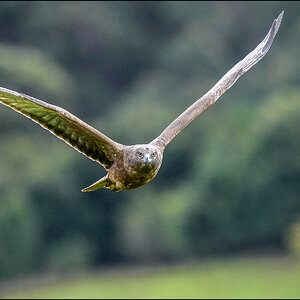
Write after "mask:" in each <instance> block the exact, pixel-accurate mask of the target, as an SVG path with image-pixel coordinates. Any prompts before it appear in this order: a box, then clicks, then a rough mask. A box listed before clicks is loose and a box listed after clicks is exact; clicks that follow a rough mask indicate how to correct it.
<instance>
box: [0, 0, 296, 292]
mask: <svg viewBox="0 0 300 300" xmlns="http://www.w3.org/2000/svg"><path fill="white" fill-rule="evenodd" d="M282 10H284V11H285V15H284V18H283V22H282V25H281V28H280V30H279V32H278V35H277V37H276V39H275V41H274V44H273V46H272V48H271V50H270V52H269V53H268V54H267V55H266V57H265V58H264V59H263V60H262V61H261V62H259V63H258V64H257V65H256V66H255V67H254V68H253V69H252V70H251V71H249V73H247V74H246V75H244V76H243V77H242V78H241V79H240V80H239V81H238V82H237V83H236V85H235V86H234V87H232V88H231V89H230V91H228V92H227V93H226V94H225V95H223V96H222V98H221V100H220V101H219V102H217V103H216V105H214V106H213V107H211V108H210V109H208V110H207V111H205V113H203V114H202V115H201V116H200V117H199V118H197V119H196V120H195V121H194V122H193V123H192V124H191V125H190V126H188V127H187V128H186V129H185V130H184V131H183V132H182V133H181V134H180V135H178V136H177V137H176V138H175V139H174V140H173V142H172V143H170V145H169V146H168V147H167V149H166V151H165V157H164V162H163V165H162V167H161V170H160V172H159V174H158V175H157V177H156V178H155V179H154V180H153V181H152V182H151V183H149V184H147V185H146V186H143V187H141V188H139V189H137V190H132V191H126V192H120V193H114V192H111V191H108V190H99V191H97V192H92V193H82V192H81V191H80V190H81V189H82V188H83V187H86V186H88V185H90V184H91V183H93V182H95V181H96V180H98V179H99V178H100V177H102V176H104V174H105V170H104V169H103V168H102V166H100V165H97V164H96V163H95V162H93V161H90V160H89V159H87V158H86V157H84V156H83V155H81V154H79V153H78V152H77V151H74V150H73V149H72V148H71V147H69V146H67V145H66V144H65V143H64V142H62V141H60V140H59V139H57V138H56V137H54V136H53V135H51V134H49V133H48V132H46V131H45V130H44V129H42V128H41V127H39V126H37V125H36V124H35V123H33V122H32V121H30V120H28V119H26V118H24V117H23V116H21V115H19V114H17V113H15V112H14V111H12V110H11V109H9V108H6V107H5V106H1V107H0V297H1V296H3V295H6V296H7V295H13V294H12V292H13V291H16V289H17V288H18V290H20V294H18V295H20V297H25V296H26V295H29V296H30V297H38V298H39V297H76V296H78V297H82V295H80V292H82V293H83V295H84V296H83V297H117V298H118V297H125V298H126V297H131V298H132V297H137V298H139V297H140V298H144V297H158V298H159V297H176V296H178V297H183V298H184V297H195V298H196V297H207V298H209V297H214V296H216V297H235V296H237V297H243V296H245V297H247V296H249V297H256V296H257V297H264V296H269V297H299V296H300V289H299V286H300V284H299V283H300V273H299V269H300V262H299V257H300V223H299V220H300V155H299V149H300V130H299V128H300V88H299V83H300V60H299V53H300V38H299V35H300V3H299V2H289V1H284V2H280V1H276V2H254V1H251V2H186V1H184V2H152V1H145V2H143V1H138V2H126V1H125V2H106V1H103V2H88V1H85V2H69V1H68V2H47V1H45V2H31V1H29V2H27V1H20V2H14V1H12V2H6V1H3V2H0V86H2V87H5V88H9V89H13V90H16V91H19V92H23V93H26V94H29V95H31V96H34V97H36V98H39V99H42V100H44V101H47V102H49V103H52V104H55V105H58V106H61V107H63V108H65V109H67V110H69V111H70V112H72V113H73V114H75V115H76V116H78V117H79V118H81V119H83V120H84V121H86V122H87V123H89V124H90V125H92V126H94V127H96V128H97V129H99V130H100V131H101V132H103V133H104V134H106V135H108V136H109V137H110V138H112V139H113V140H115V141H118V142H120V143H123V144H127V145H129V144H136V143H147V142H150V141H151V140H152V139H153V138H155V137H156V136H157V135H158V134H159V133H160V132H161V131H162V130H163V129H164V128H165V127H166V126H167V125H168V124H169V123H170V122H171V121H172V120H173V119H175V118H176V117H177V116H178V115H179V114H180V113H181V112H182V111H183V110H184V109H185V108H186V107H188V106H189V105H190V104H192V103H193V102H194V101H195V100H197V99H198V98H200V96H202V95H203V94H204V93H205V92H206V91H207V90H208V89H209V88H210V87H212V86H213V85H214V84H215V83H216V82H217V80H219V79H220V78H221V76H223V75H224V74H225V73H226V72H227V71H228V70H229V68H230V67H232V66H233V65H234V64H235V63H236V62H237V61H239V60H240V59H242V58H243V57H244V56H245V55H246V54H247V53H248V52H250V51H251V50H252V49H253V48H254V47H255V46H256V45H257V44H258V43H259V42H260V41H261V40H262V39H263V38H264V36H265V35H266V34H267V32H268V30H269V28H270V26H271V24H272V22H273V20H274V19H275V18H276V17H277V16H278V15H279V13H280V12H281V11H282ZM249 256H251V257H252V258H251V259H250V260H249ZM217 257H218V258H217ZM220 257H222V258H220ZM236 257H239V258H236ZM241 257H242V258H241ZM243 257H244V258H243ZM245 257H248V258H245ZM262 257H263V258H262ZM191 261H193V263H191ZM178 264H179V265H181V266H182V265H186V264H187V265H186V267H184V268H183V269H179V270H178V269H176V268H175V270H173V269H172V268H174V265H178ZM167 265H172V267H170V268H171V269H168V268H167V269H166V271H159V272H158V271H157V272H158V273H157V274H156V273H155V270H156V269H157V270H158V269H160V267H159V266H164V268H166V266H167ZM120 266H122V270H123V271H122V272H123V273H122V272H121V273H120V274H119V273H118V272H117V274H115V271H114V272H112V274H109V275H107V274H106V273H107V272H109V270H110V269H111V268H113V270H116V269H118V268H119V267H120ZM124 266H125V267H124ZM133 266H134V268H136V267H138V268H140V267H141V266H147V268H148V267H151V266H152V267H151V272H150V275H149V273H147V272H146V274H144V273H143V271H141V270H140V271H138V272H137V273H134V274H135V275H134V276H133V277H130V278H128V274H127V273H126V272H127V271H125V272H124V269H126V270H131V268H133ZM120 268H121V267H120ZM95 270H97V272H96V273H97V274H98V273H99V272H100V273H102V270H105V274H106V275H105V274H104V275H102V277H101V276H100V277H99V274H98V275H94V276H93V275H92V274H90V273H89V272H94V271H95ZM142 270H143V269H142ZM164 270H165V269H164ZM82 272H84V273H82ZM103 272H104V271H103ZM177 272H179V273H177ZM43 274H46V275H43ZM49 274H51V276H50V277H51V278H52V279H53V276H54V278H58V279H57V280H54V281H53V280H52V281H51V280H50V279H49V282H51V286H52V288H54V287H53V286H54V282H57V281H61V279H62V278H66V277H67V278H70V276H71V277H72V276H75V274H83V275H80V278H81V279H80V280H85V281H84V282H82V285H80V284H79V283H78V282H76V283H74V284H73V285H72V283H68V284H69V285H67V284H66V286H65V287H62V286H60V287H59V288H60V290H59V288H58V290H56V292H55V291H52V292H51V291H49V290H44V292H42V291H40V292H37V293H36V294H30V293H29V294H22V289H23V288H25V287H26V289H27V290H28V289H30V288H32V289H36V288H37V286H40V285H41V283H39V281H37V282H36V281H35V280H37V279H34V280H29V281H28V278H31V279H32V278H37V277H39V278H40V277H41V278H45V280H43V284H45V285H46V286H47V282H48V281H47V278H49ZM62 274H63V275H62ZM140 274H142V276H141V275H140ZM147 274H148V275H147ZM153 274H154V275H153ZM176 274H177V275H178V276H177V275H176ZM56 276H57V277H56ZM61 276H62V277H61ZM122 276H123V277H122ZM147 276H148V277H147ZM149 276H150V277H149ZM151 276H152V277H151ZM153 276H154V277H153ZM87 278H91V279H90V280H91V281H90V282H89V281H88V279H87ZM122 278H123V279H122ZM145 278H146V279H147V280H148V281H147V280H146V279H145ZM149 278H150V279H149ZM153 278H154V279H153ZM26 280H27V281H26ZM78 280H79V279H78ZM92 280H94V282H93V281H92ZM149 280H150V281H151V280H152V281H151V283H149V282H150V281H149ZM226 280H227V281H226ZM234 280H235V281H236V284H234V285H232V284H233V281H234ZM20 282H23V284H20ZM32 282H33V283H32ZM239 282H240V283H239ZM256 282H257V284H256ZM264 283H265V284H266V285H264ZM93 284H94V285H93ZM91 285H92V287H91ZM75 286H76V287H77V289H76V288H74V287H75ZM137 286H138V288H137ZM204 286H205V287H206V288H204ZM217 286H218V289H216V287H217ZM235 288H237V289H239V292H235ZM62 289H64V291H63V290H62ZM85 289H86V290H85ZM95 289H96V290H95ZM174 289H175V290H174ZM278 289H279V290H280V291H279V290H278ZM54 290H55V288H54ZM1 291H2V292H1ZM84 291H85V292H84ZM107 291H110V292H113V293H112V294H109V293H107ZM126 291H127V292H128V293H127V292H126ZM268 291H272V292H273V294H268ZM276 291H278V293H277V292H276ZM27 292H28V291H27ZM218 292H219V294H218ZM249 292H250V293H249ZM10 293H11V294H10ZM89 293H90V294H89ZM93 293H94V294H93ZM172 293H173V294H172ZM14 296H15V297H16V294H14ZM3 297H4V296H3ZM7 297H8V296H7Z"/></svg>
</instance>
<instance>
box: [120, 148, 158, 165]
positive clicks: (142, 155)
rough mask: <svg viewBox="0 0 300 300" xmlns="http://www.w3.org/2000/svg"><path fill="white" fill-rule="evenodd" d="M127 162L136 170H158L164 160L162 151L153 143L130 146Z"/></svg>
mask: <svg viewBox="0 0 300 300" xmlns="http://www.w3.org/2000/svg"><path fill="white" fill-rule="evenodd" d="M129 148H130V149H129V151H127V155H126V157H125V163H126V164H127V166H128V167H129V168H131V169H134V170H136V171H138V170H139V171H140V170H144V171H147V170H149V171H151V170H158V169H159V168H160V166H161V162H162V152H161V151H160V149H158V148H157V147H155V146H153V145H149V144H141V145H134V146H130V147H129Z"/></svg>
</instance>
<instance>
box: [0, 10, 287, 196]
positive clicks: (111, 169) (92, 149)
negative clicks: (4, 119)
mask: <svg viewBox="0 0 300 300" xmlns="http://www.w3.org/2000/svg"><path fill="white" fill-rule="evenodd" d="M282 17H283V12H282V13H281V14H280V15H279V17H278V18H277V19H276V20H275V21H274V22H273V25H272V27H271V29H270V31H269V32H268V34H267V36H266V37H265V38H264V40H263V41H262V42H261V43H260V44H259V45H258V46H257V47H256V48H255V49H254V50H253V51H252V52H250V53H249V54H248V55H247V56H246V57H245V58H244V59H243V60H241V61H240V62H239V63H237V64H236V65H235V66H234V67H233V68H232V69H230V70H229V71H228V72H227V73H226V74H225V75H224V76H223V77H222V78H221V79H220V80H219V81H218V82H217V84H216V85H215V86H214V87H213V88H212V89H210V90H209V91H208V92H207V93H206V94H205V95H204V96H202V97H201V98H200V99H199V100H197V101H196V102H195V103H194V104H193V105H191V106H190V107H189V108H188V109H186V110H185V111H184V112H183V113H182V114H181V115H180V116H179V117H178V118H177V119H175V120H174V121H173V122H172V123H171V124H170V125H169V126H168V127H167V128H166V129H165V130H164V131H163V132H162V133H161V134H160V135H159V136H158V137H157V138H156V139H154V140H153V141H152V142H151V143H149V144H141V145H133V146H125V145H122V144H119V143H116V142H114V141H113V140H111V139H110V138H108V137H107V136H106V135H104V134H103V133H101V132H99V131H98V130H96V129H94V128H93V127H91V126H89V125H88V124H86V123H84V122H83V121H81V120H80V119H78V118H77V117H75V116H74V115H72V114H71V113H69V112H68V111H66V110H64V109H62V108H60V107H57V106H54V105H51V104H48V103H46V102H43V101H41V100H38V99H35V98H33V97H30V96H27V95H24V94H21V93H17V92H14V91H11V90H8V89H5V88H0V102H1V103H2V104H4V105H7V106H9V107H11V108H13V109H14V110H15V111H17V112H19V113H22V114H23V115H25V116H26V117H28V118H30V119H32V120H33V121H35V122H37V123H39V124H40V125H41V126H43V127H44V128H46V129H47V130H49V131H50V132H52V133H53V134H54V135H56V136H57V137H59V138H60V139H62V140H64V141H65V142H66V143H68V144H69V145H70V146H72V147H73V148H75V149H76V150H78V151H79V152H81V153H82V154H84V155H86V156H87V157H88V158H90V159H92V160H95V161H97V162H98V163H100V164H102V165H103V166H104V167H105V169H106V170H108V173H107V175H106V176H105V177H103V178H101V179H100V180H99V181H97V182H95V183H94V184H92V185H91V186H89V187H87V188H85V189H83V191H94V190H97V189H100V188H103V187H104V188H108V189H111V190H114V191H120V190H130V189H135V188H138V187H140V186H142V185H144V184H146V183H147V182H149V181H150V180H152V179H153V178H154V177H155V176H156V174H157V172H158V170H159V168H160V166H161V164H162V159H163V152H164V149H165V147H166V146H167V145H168V144H169V143H170V141H171V140H172V139H173V138H174V137H175V136H176V135H177V134H178V133H179V132H180V131H182V130H183V129H184V128H185V127H186V126H187V125H188V124H189V123H190V122H191V121H193V120H194V119H195V118H196V117H197V116H198V115H199V114H200V113H201V112H203V111H204V110H205V109H207V108H208V107H210V106H211V105H213V104H214V103H215V102H216V101H217V100H218V98H219V97H220V96H221V95H222V94H223V93H224V92H225V91H227V90H228V89H229V88H230V87H231V86H232V85H233V84H234V83H235V82H236V81H237V79H238V78H239V77H240V76H242V75H243V74H244V73H245V72H247V71H248V70H249V69H250V68H251V67H252V66H254V65H255V64H256V63H257V62H258V61H260V60H261V59H262V58H263V57H264V55H265V54H266V53H267V52H268V51H269V49H270V47H271V45H272V42H273V40H274V38H275V36H276V34H277V31H278V29H279V26H280V24H281V20H282Z"/></svg>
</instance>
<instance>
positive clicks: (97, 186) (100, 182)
mask: <svg viewBox="0 0 300 300" xmlns="http://www.w3.org/2000/svg"><path fill="white" fill-rule="evenodd" d="M108 184H109V181H108V178H107V176H104V177H102V178H101V179H99V180H98V181H96V182H95V183H93V184H92V185H90V186H88V187H86V188H84V189H82V190H81V191H82V192H91V191H96V190H98V189H102V188H105V187H108Z"/></svg>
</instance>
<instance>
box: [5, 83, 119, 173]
mask: <svg viewBox="0 0 300 300" xmlns="http://www.w3.org/2000/svg"><path fill="white" fill-rule="evenodd" d="M0 103H2V104H4V105H7V106H9V107H11V108H12V109H14V110H15V111H17V112H19V113H21V114H23V115H25V116H26V117H28V118H30V119H31V120H33V121H35V122H37V123H39V124H40V125H41V126H42V127H44V128H45V129H47V130H49V131H50V132H51V133H53V134H54V135H56V136H57V137H58V138H60V139H62V140H64V141H65V142H66V143H68V144H69V145H70V146H71V147H73V148H75V149H76V150H78V151H79V152H81V153H82V154H84V155H86V156H87V157H88V158H90V159H92V160H95V161H97V162H99V163H100V164H102V165H103V166H104V167H105V168H106V169H108V168H110V166H111V165H112V164H113V162H114V160H115V159H116V157H117V156H118V153H120V152H121V151H122V148H123V145H121V144H118V143H116V142H114V141H112V140H111V139H109V138H108V137H107V136H105V135H104V134H102V133H101V132H99V131H98V130H96V129H95V128H93V127H91V126H89V125H88V124H86V123H84V122H83V121H81V120H80V119H78V118H77V117H75V116H74V115H72V114H71V113H69V112H68V111H66V110H64V109H62V108H60V107H58V106H55V105H51V104H48V103H46V102H43V101H41V100H38V99H35V98H33V97H30V96H27V95H24V94H20V93H17V92H14V91H10V90H8V89H5V88H1V87H0Z"/></svg>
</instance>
